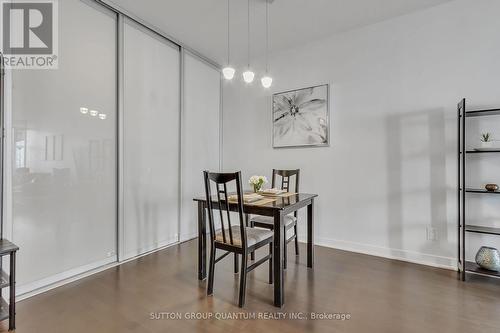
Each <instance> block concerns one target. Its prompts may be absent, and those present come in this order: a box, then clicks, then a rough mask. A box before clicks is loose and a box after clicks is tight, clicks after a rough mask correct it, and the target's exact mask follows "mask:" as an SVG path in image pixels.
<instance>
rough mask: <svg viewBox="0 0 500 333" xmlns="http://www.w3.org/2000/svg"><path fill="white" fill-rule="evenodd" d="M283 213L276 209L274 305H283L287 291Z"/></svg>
mask: <svg viewBox="0 0 500 333" xmlns="http://www.w3.org/2000/svg"><path fill="white" fill-rule="evenodd" d="M283 231H284V228H283V214H282V213H281V211H276V212H275V214H274V240H273V242H274V243H273V266H274V269H273V271H274V272H273V273H274V274H273V275H274V306H277V307H282V306H283V304H285V292H284V290H283V289H284V288H283V282H284V271H283V244H284V242H285V235H284V233H283Z"/></svg>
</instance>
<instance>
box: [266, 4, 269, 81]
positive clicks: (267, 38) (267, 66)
mask: <svg viewBox="0 0 500 333" xmlns="http://www.w3.org/2000/svg"><path fill="white" fill-rule="evenodd" d="M268 72H269V0H266V74H267V73H268Z"/></svg>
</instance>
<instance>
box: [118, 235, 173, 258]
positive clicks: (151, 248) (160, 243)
mask: <svg viewBox="0 0 500 333" xmlns="http://www.w3.org/2000/svg"><path fill="white" fill-rule="evenodd" d="M177 242H178V239H177V236H175V237H170V238H168V239H165V240H162V241H158V242H156V243H154V244H152V245H150V246H147V247H142V248H139V249H136V250H133V251H129V252H126V253H124V254H123V257H120V261H124V260H129V259H132V258H135V257H137V256H140V255H143V254H147V253H149V252H151V251H155V250H157V249H160V248H165V247H167V246H169V245H172V244H174V243H177ZM121 258H123V259H121Z"/></svg>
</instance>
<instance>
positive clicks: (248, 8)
mask: <svg viewBox="0 0 500 333" xmlns="http://www.w3.org/2000/svg"><path fill="white" fill-rule="evenodd" d="M247 24H248V27H247V33H248V45H247V65H248V68H250V0H247Z"/></svg>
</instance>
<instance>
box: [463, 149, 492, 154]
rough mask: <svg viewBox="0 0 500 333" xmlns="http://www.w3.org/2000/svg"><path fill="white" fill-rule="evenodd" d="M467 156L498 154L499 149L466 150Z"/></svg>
mask: <svg viewBox="0 0 500 333" xmlns="http://www.w3.org/2000/svg"><path fill="white" fill-rule="evenodd" d="M466 153H467V154H485V153H500V149H498V150H467V151H466Z"/></svg>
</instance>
